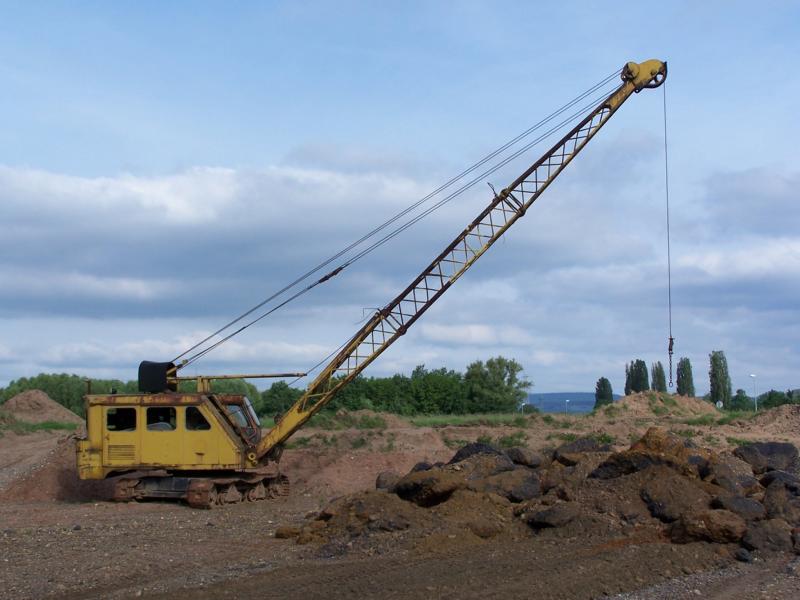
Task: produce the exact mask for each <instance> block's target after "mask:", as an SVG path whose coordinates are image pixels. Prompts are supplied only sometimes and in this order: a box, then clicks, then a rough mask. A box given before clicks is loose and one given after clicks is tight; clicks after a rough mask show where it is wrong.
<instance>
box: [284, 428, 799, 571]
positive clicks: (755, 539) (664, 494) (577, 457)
mask: <svg viewBox="0 0 800 600" xmlns="http://www.w3.org/2000/svg"><path fill="white" fill-rule="evenodd" d="M779 446H780V447H779ZM783 446H788V445H787V444H784V445H769V444H762V445H760V446H758V448H757V450H758V452H755V451H754V452H752V453H749V454H748V453H738V454H737V456H739V457H744V459H742V458H737V456H733V455H732V454H730V453H718V452H716V451H714V450H709V449H705V448H699V447H697V446H695V445H694V444H693V443H692V442H690V441H688V440H685V439H683V438H681V437H679V436H677V435H674V434H672V433H670V432H668V431H667V430H665V429H662V428H657V427H653V428H651V429H649V430H648V431H647V433H646V434H645V435H644V436H643V437H642V438H641V439H640V440H638V441H636V442H635V443H634V444H632V445H631V447H630V448H627V449H625V450H623V451H620V452H611V451H610V449H609V448H608V447H607V446H603V445H601V444H598V443H597V441H596V440H594V439H590V438H587V439H585V440H578V441H573V442H571V443H569V444H565V445H563V446H561V447H560V448H557V449H556V450H555V451H554V452H552V453H550V454H548V455H547V456H544V457H541V458H542V460H537V461H529V460H525V461H522V460H520V457H523V458H524V454H525V453H524V452H515V451H509V452H503V451H501V450H499V449H497V448H493V447H491V446H487V445H486V444H469V445H467V446H465V447H464V448H462V449H460V450H459V451H458V452H457V453H456V455H455V456H454V457H453V458H452V459H451V460H450V461H449V462H448V463H446V464H444V463H437V464H434V465H430V464H428V463H421V464H419V465H416V466H415V467H414V468H412V469H411V471H410V472H408V473H407V474H405V475H403V476H400V475H397V474H392V473H383V474H381V476H379V478H378V481H377V483H376V485H377V487H379V488H381V489H377V490H375V491H368V492H358V493H356V494H351V495H348V496H344V497H341V498H338V499H336V500H334V501H333V502H331V503H330V504H329V505H328V506H327V507H325V508H324V509H323V510H322V511H320V512H319V513H318V514H316V515H314V516H313V517H312V518H310V519H309V520H308V521H306V522H305V523H304V524H303V525H302V526H300V527H296V528H288V529H285V530H284V531H283V532H282V533H283V535H282V537H296V539H297V541H298V542H300V543H318V544H320V545H321V547H322V548H323V549H324V551H325V552H328V553H330V552H331V550H332V549H334V550H336V551H338V552H348V551H352V550H358V549H359V548H362V549H363V548H366V549H368V550H369V553H376V552H377V553H381V552H383V551H389V550H390V549H396V548H397V547H398V544H400V545H402V543H403V542H404V541H406V542H410V543H411V545H412V546H414V547H420V546H424V547H425V548H427V549H428V550H435V549H436V548H439V547H450V546H452V545H454V544H455V545H462V544H465V543H480V542H481V541H482V540H486V539H489V538H500V539H508V540H509V541H510V540H520V539H524V538H530V537H542V536H543V537H547V538H556V539H558V538H577V537H581V538H585V539H587V540H589V539H593V538H594V539H595V540H606V541H607V540H610V539H620V538H621V539H626V538H631V539H636V540H640V541H641V540H647V539H649V540H651V541H656V540H660V541H662V542H663V541H671V542H672V543H675V544H686V543H695V542H701V543H707V544H708V543H710V544H715V545H718V546H719V549H720V552H721V553H722V554H723V555H726V556H728V557H730V558H733V557H734V556H736V557H737V558H738V559H739V560H748V559H749V558H750V554H749V553H750V552H752V551H756V552H759V553H771V552H776V551H782V552H790V553H791V552H797V553H798V554H800V477H798V473H793V472H788V471H778V470H771V471H767V472H766V473H763V474H760V475H757V473H761V472H762V471H761V469H762V468H763V465H764V464H766V463H765V456H764V455H765V453H769V452H772V451H775V452H776V453H777V452H782V453H784V454H785V453H786V450H787V448H784V447H783ZM789 450H790V451H791V450H794V451H795V454H796V449H794V448H793V447H792V448H790V449H789ZM750 455H752V456H754V457H755V458H753V459H752V460H753V462H754V461H755V460H756V458H757V459H758V461H759V463H758V464H759V466H758V468H757V469H755V472H754V468H755V465H754V464H750V463H749V462H748V460H749V459H748V457H749V456H750ZM515 460H516V462H515ZM767 463H769V461H767ZM532 464H534V465H536V466H530V465H532Z"/></svg>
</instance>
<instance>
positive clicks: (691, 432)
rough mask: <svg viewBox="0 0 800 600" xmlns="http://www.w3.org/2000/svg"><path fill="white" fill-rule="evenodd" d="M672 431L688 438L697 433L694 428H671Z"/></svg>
mask: <svg viewBox="0 0 800 600" xmlns="http://www.w3.org/2000/svg"><path fill="white" fill-rule="evenodd" d="M672 433H674V434H675V435H679V436H681V437H685V438H689V439H691V438H693V437H694V436H696V435H697V431H695V430H694V429H673V430H672Z"/></svg>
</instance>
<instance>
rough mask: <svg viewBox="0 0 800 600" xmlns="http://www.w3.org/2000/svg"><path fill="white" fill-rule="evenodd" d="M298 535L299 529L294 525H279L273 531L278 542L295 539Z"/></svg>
mask: <svg viewBox="0 0 800 600" xmlns="http://www.w3.org/2000/svg"><path fill="white" fill-rule="evenodd" d="M298 535H300V528H299V527H295V526H294V525H281V526H280V527H278V528H277V529H276V530H275V537H276V538H277V539H279V540H286V539H289V538H295V537H297V536H298Z"/></svg>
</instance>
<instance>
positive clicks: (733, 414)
mask: <svg viewBox="0 0 800 600" xmlns="http://www.w3.org/2000/svg"><path fill="white" fill-rule="evenodd" d="M755 416H756V413H754V412H751V411H749V410H729V411H728V412H726V413H725V416H724V417H722V418H720V419H719V420H718V421H717V425H727V424H728V423H730V422H731V421H736V420H737V419H745V420H747V419H752V418H753V417H755Z"/></svg>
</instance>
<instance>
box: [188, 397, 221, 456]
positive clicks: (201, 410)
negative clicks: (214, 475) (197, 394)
mask: <svg viewBox="0 0 800 600" xmlns="http://www.w3.org/2000/svg"><path fill="white" fill-rule="evenodd" d="M182 412H183V419H181V421H182V423H180V425H181V426H182V434H183V463H184V464H186V465H194V466H211V465H216V464H219V434H220V432H219V424H217V422H216V420H215V419H214V418H212V416H211V415H210V414H209V413H208V412H207V409H206V407H205V406H187V407H185V408H184V409H183V411H182Z"/></svg>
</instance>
